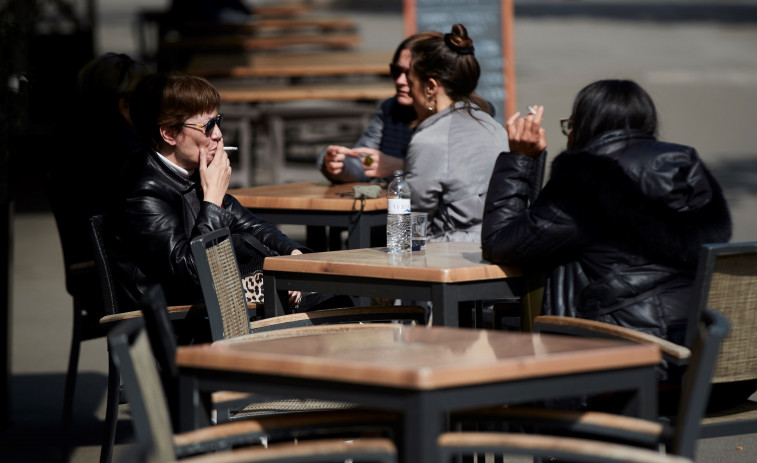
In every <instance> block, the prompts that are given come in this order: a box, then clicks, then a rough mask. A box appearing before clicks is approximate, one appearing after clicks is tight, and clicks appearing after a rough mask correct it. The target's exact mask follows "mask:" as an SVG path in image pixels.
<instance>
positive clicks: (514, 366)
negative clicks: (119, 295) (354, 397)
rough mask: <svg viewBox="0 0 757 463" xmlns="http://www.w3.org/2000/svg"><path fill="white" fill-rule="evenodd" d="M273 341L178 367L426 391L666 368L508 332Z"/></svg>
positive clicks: (618, 351)
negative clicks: (643, 368)
mask: <svg viewBox="0 0 757 463" xmlns="http://www.w3.org/2000/svg"><path fill="white" fill-rule="evenodd" d="M266 334H268V333H262V334H253V335H249V336H243V337H240V338H236V339H233V340H224V341H219V342H216V343H213V344H203V345H196V346H189V347H179V349H178V351H177V354H176V361H177V363H178V365H179V366H180V367H197V368H203V369H213V370H229V371H239V372H249V373H263V374H274V375H286V376H292V377H302V378H311V379H321V380H327V381H338V382H348V383H358V384H370V385H379V386H389V387H399V388H406V389H421V390H423V389H425V390H428V389H436V388H445V387H456V386H464V385H471V384H483V383H490V382H499V381H514V380H521V379H526V378H535V377H546V376H557V375H565V374H572V373H583V372H590V371H597V370H606V369H617V368H629V367H638V366H648V365H653V364H656V363H658V362H659V361H660V351H659V348H658V347H657V346H655V345H642V344H633V343H623V342H619V341H614V340H598V339H589V338H579V337H569V336H558V335H539V334H530V333H513V332H505V331H489V330H468V329H458V328H443V327H417V326H416V327H414V326H405V325H396V324H373V325H333V326H324V327H320V326H315V327H307V328H294V329H289V330H281V331H277V332H273V333H271V334H272V336H266ZM291 336H297V339H296V341H292V339H291Z"/></svg>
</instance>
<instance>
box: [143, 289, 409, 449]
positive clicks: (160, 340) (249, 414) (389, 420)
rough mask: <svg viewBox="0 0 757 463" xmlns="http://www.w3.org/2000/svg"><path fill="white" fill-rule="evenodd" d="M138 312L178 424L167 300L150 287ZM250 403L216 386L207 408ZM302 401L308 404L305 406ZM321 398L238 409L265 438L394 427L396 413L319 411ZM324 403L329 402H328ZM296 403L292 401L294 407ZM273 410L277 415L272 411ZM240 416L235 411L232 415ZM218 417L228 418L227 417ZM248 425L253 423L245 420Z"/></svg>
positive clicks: (357, 432) (247, 398)
mask: <svg viewBox="0 0 757 463" xmlns="http://www.w3.org/2000/svg"><path fill="white" fill-rule="evenodd" d="M141 306H142V312H143V313H144V324H145V329H146V331H147V335H148V339H149V341H150V346H151V347H152V352H153V355H154V357H155V361H156V363H157V365H158V367H159V372H160V379H161V383H162V385H163V390H164V392H165V394H166V402H167V404H168V408H169V411H170V412H171V417H172V418H173V419H174V421H173V425H174V426H175V427H176V426H178V422H177V421H176V420H177V419H178V382H179V369H178V366H177V365H176V361H175V357H176V349H177V344H176V340H175V339H176V336H175V334H174V331H173V327H172V325H171V321H170V320H169V317H168V313H167V312H166V310H165V308H166V301H165V295H164V293H163V290H162V288H161V287H160V286H158V285H156V286H153V287H151V288H149V289H148V290H147V291H146V293H145V296H144V298H143V300H142V304H141ZM285 335H286V332H285V331H282V330H279V331H269V332H266V333H262V334H253V335H250V336H255V337H256V338H262V337H265V339H271V338H274V337H282V336H285ZM250 402H251V395H250V394H245V393H236V392H230V391H218V392H215V393H213V394H212V396H211V407H214V408H215V409H216V411H217V412H218V411H219V410H218V409H220V412H221V413H223V412H226V413H229V410H230V408H232V407H233V406H234V405H237V406H240V405H241V406H242V407H244V406H245V405H248V404H249V403H250ZM303 404H305V405H309V406H310V407H309V408H308V407H304V406H303ZM317 404H320V405H322V406H323V403H321V402H320V401H319V402H318V403H316V401H293V400H267V401H266V400H263V399H262V398H260V397H259V396H258V400H255V401H253V405H248V406H247V408H246V409H245V412H244V414H243V416H244V418H245V420H249V419H251V418H252V419H254V420H256V421H255V422H256V423H257V425H258V426H260V429H261V432H263V431H265V432H266V433H267V434H266V436H265V437H266V439H274V440H281V439H287V438H291V437H292V436H294V435H296V436H298V437H299V438H305V437H306V436H308V435H309V434H312V431H314V430H317V433H318V434H319V435H321V436H323V435H326V434H328V435H339V436H351V437H355V436H359V435H361V434H362V433H365V432H370V433H372V434H378V433H383V434H390V433H391V432H392V430H393V429H394V427H395V426H396V421H397V416H396V415H395V414H392V413H388V412H378V411H375V410H370V411H369V413H365V412H363V411H360V410H356V409H345V410H341V409H336V410H323V411H319V410H318V408H317V407H315V405H317ZM328 404H331V403H330V402H329V403H328ZM295 405H297V406H295ZM303 408H306V409H307V411H309V412H312V413H296V414H292V415H291V416H285V415H283V412H286V411H297V412H302V411H303ZM274 412H278V414H276V413H274ZM241 416H242V415H241V414H240V415H238V416H235V418H236V419H238V418H240V417H241ZM222 421H229V417H227V418H226V419H225V420H222ZM247 426H248V427H249V426H252V425H249V424H248V425H247Z"/></svg>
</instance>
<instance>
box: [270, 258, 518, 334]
mask: <svg viewBox="0 0 757 463" xmlns="http://www.w3.org/2000/svg"><path fill="white" fill-rule="evenodd" d="M521 275H522V272H521V270H520V269H518V268H512V267H504V266H500V265H495V264H492V263H490V262H487V261H485V260H483V258H482V257H481V243H427V244H426V248H425V249H424V250H421V251H413V252H408V253H404V254H388V253H387V248H365V249H347V250H340V251H328V252H316V253H312V254H302V255H297V256H275V257H267V258H266V259H265V262H264V263H263V279H264V282H263V284H264V286H265V288H266V294H267V295H269V296H268V297H266V299H265V303H264V304H263V318H269V317H273V316H276V315H283V314H284V307H285V305H286V304H287V303H288V302H287V301H288V294H287V292H288V291H292V290H296V291H315V292H322V293H328V294H347V295H352V296H365V297H375V298H387V297H390V298H401V299H407V300H420V301H432V302H433V309H432V312H433V313H432V316H433V324H434V325H436V326H455V327H456V326H459V316H458V303H459V302H460V301H480V300H485V299H505V298H512V297H519V296H520V294H521V287H522V284H523V282H522V278H520V277H521ZM273 295H278V297H271V296H273Z"/></svg>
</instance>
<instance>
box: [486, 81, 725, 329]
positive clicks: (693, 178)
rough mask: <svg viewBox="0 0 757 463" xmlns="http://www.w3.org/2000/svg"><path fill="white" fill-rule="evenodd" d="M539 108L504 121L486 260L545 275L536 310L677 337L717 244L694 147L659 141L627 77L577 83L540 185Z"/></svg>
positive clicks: (709, 191) (720, 215)
mask: <svg viewBox="0 0 757 463" xmlns="http://www.w3.org/2000/svg"><path fill="white" fill-rule="evenodd" d="M543 113H544V108H543V107H538V108H536V111H535V114H529V115H527V116H526V117H520V114H514V115H513V116H512V117H511V118H510V119H509V120H508V121H507V130H508V132H509V133H510V137H511V144H510V147H511V150H512V152H511V153H502V154H500V155H499V158H498V159H497V163H496V166H495V168H494V173H493V174H492V176H491V180H490V182H489V191H488V195H487V197H486V209H485V212H484V224H483V230H482V234H481V241H482V249H483V256H484V258H485V259H487V260H489V261H491V262H494V263H497V264H505V265H516V266H523V267H527V268H530V269H534V270H540V271H543V272H544V273H545V274H546V275H547V282H546V286H545V293H544V301H543V307H542V313H543V314H548V315H563V316H574V317H579V318H587V319H592V320H598V321H602V322H607V323H612V324H615V325H620V326H624V327H627V328H632V329H637V330H639V331H643V332H646V333H649V334H652V335H655V336H658V337H661V338H664V339H667V340H670V341H672V342H676V343H679V344H680V343H682V342H683V340H684V335H685V333H684V330H685V327H686V320H687V318H688V317H689V315H690V311H691V310H693V308H694V306H693V304H692V303H691V301H692V297H693V295H694V291H695V288H694V273H695V270H696V264H697V256H698V252H699V248H700V246H701V245H702V244H704V243H716V242H726V241H728V240H729V239H730V237H731V218H730V213H729V210H728V205H727V204H726V200H725V198H724V196H723V191H722V189H721V187H720V185H719V184H718V182H717V181H716V180H715V178H713V176H712V175H711V174H710V172H709V171H708V169H707V168H706V167H705V165H704V164H703V162H702V160H701V159H700V158H699V156H698V155H697V152H696V150H695V149H694V148H692V147H689V146H684V145H679V144H674V143H667V142H662V141H658V140H657V138H656V133H657V113H656V110H655V106H654V103H653V102H652V99H651V98H650V96H649V95H648V94H647V92H645V91H644V89H642V88H641V87H640V86H639V85H638V84H636V83H635V82H632V81H629V80H601V81H598V82H594V83H592V84H590V85H588V86H586V87H585V88H583V89H582V90H581V91H580V92H579V93H578V95H577V97H576V99H575V101H574V103H573V111H572V115H571V116H570V118H568V119H566V120H564V121H563V122H562V123H561V125H562V128H563V131H564V132H565V133H566V135H567V136H568V143H567V148H568V149H567V151H565V152H563V153H561V154H560V155H559V156H557V157H556V158H555V160H554V162H553V164H552V169H551V174H550V179H549V181H548V182H547V183H546V185H545V186H544V188H543V189H542V190H541V193H540V194H539V196H538V198H537V199H536V201H535V202H534V203H533V204H528V202H527V201H526V199H525V198H529V197H531V195H532V194H533V193H534V192H536V191H538V190H539V188H540V187H541V185H539V184H536V182H535V181H534V179H535V178H537V177H536V175H535V169H536V165H535V156H536V155H537V154H538V153H540V152H541V151H542V150H543V149H544V148H545V147H546V138H545V132H544V129H543V128H542V127H541V125H540V122H541V117H542V115H543Z"/></svg>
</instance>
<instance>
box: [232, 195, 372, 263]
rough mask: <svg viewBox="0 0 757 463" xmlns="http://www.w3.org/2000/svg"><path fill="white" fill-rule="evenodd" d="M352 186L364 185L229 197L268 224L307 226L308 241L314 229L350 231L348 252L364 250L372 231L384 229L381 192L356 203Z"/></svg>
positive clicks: (369, 243) (369, 241) (368, 244)
mask: <svg viewBox="0 0 757 463" xmlns="http://www.w3.org/2000/svg"><path fill="white" fill-rule="evenodd" d="M355 185H365V184H359V183H345V184H340V185H332V184H331V183H329V182H300V183H283V184H277V185H265V186H257V187H250V188H234V189H230V190H229V194H230V195H232V196H234V197H235V198H236V199H237V200H238V201H239V202H240V203H241V204H242V205H243V206H244V207H246V208H248V209H250V210H252V211H253V213H255V214H256V215H258V216H260V217H262V218H263V219H265V220H267V221H269V222H271V223H274V224H293V225H305V226H307V227H308V229H307V230H308V240H309V241H310V238H311V236H310V234H311V232H313V231H314V230H315V229H316V228H321V229H322V227H341V228H345V229H347V230H348V231H349V233H348V237H347V247H348V248H350V249H357V248H367V247H369V246H370V245H371V229H372V228H374V227H380V226H384V225H386V197H385V194H384V193H383V192H382V193H381V194H380V195H379V197H378V198H372V199H361V200H357V201H356V200H355V199H354V197H353V194H352V187H353V186H355ZM311 244H312V243H311Z"/></svg>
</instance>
